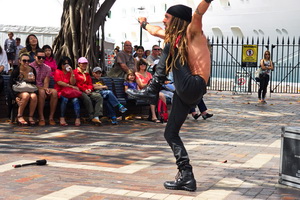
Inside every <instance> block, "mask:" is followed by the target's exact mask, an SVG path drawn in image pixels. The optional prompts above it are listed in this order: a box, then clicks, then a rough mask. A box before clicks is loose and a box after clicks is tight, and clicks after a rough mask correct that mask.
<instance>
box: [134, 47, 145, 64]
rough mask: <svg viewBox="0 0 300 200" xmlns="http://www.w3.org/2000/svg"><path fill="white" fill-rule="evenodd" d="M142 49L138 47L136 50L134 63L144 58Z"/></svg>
mask: <svg viewBox="0 0 300 200" xmlns="http://www.w3.org/2000/svg"><path fill="white" fill-rule="evenodd" d="M144 51H145V50H144V47H143V46H138V47H137V49H136V57H135V58H134V59H135V60H136V61H139V60H140V59H141V58H145V57H144Z"/></svg>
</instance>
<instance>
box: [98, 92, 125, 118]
mask: <svg viewBox="0 0 300 200" xmlns="http://www.w3.org/2000/svg"><path fill="white" fill-rule="evenodd" d="M100 94H101V95H102V97H103V99H105V100H107V102H106V103H105V107H106V109H107V116H108V117H110V118H111V117H115V116H116V112H115V107H116V106H117V105H119V104H120V102H119V101H118V99H117V97H116V96H115V95H114V93H113V92H112V91H111V90H101V91H100Z"/></svg>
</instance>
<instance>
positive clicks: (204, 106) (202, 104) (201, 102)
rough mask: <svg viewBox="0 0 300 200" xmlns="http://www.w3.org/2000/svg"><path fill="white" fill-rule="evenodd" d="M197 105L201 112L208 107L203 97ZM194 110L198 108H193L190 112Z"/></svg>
mask: <svg viewBox="0 0 300 200" xmlns="http://www.w3.org/2000/svg"><path fill="white" fill-rule="evenodd" d="M197 106H198V108H199V110H200V113H203V112H204V111H206V110H207V107H206V105H205V103H204V101H203V99H201V101H200V103H198V105H197ZM192 112H196V109H195V108H192V109H191V110H190V113H192Z"/></svg>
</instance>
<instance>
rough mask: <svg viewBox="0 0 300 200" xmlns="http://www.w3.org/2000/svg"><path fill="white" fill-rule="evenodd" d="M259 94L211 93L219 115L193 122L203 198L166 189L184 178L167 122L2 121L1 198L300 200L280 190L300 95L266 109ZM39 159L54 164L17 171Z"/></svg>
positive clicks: (191, 139) (187, 134) (189, 131)
mask: <svg viewBox="0 0 300 200" xmlns="http://www.w3.org/2000/svg"><path fill="white" fill-rule="evenodd" d="M256 96H257V95H256V94H252V95H232V94H231V93H229V92H213V91H210V92H209V93H208V94H207V95H205V97H204V100H205V102H206V104H207V106H208V108H209V110H208V112H209V113H213V114H214V116H213V117H212V118H210V119H207V120H202V119H200V118H199V119H198V120H194V119H192V118H191V117H190V118H189V119H187V120H186V121H185V123H184V125H183V127H182V130H181V133H180V135H181V137H182V139H183V141H184V144H185V145H186V148H187V150H188V153H189V156H190V159H191V163H192V165H193V170H194V174H195V178H196V180H197V187H198V189H197V191H195V192H187V191H176V190H166V189H165V188H164V187H163V183H164V181H166V180H174V177H175V175H176V173H177V168H176V165H175V159H174V157H173V154H172V151H171V150H170V147H169V146H168V144H167V143H166V141H165V140H164V136H163V133H164V127H165V125H166V124H154V123H151V122H148V121H143V120H132V121H131V120H130V121H129V120H128V121H120V123H119V125H118V126H112V125H108V124H105V125H103V126H101V127H96V126H92V125H90V124H83V125H82V126H81V127H74V126H68V127H59V126H53V127H52V126H45V127H38V126H36V127H18V126H16V125H10V124H9V123H8V122H7V121H6V119H0V151H1V153H0V176H1V182H0V199H5V200H7V199H16V200H27V199H51V200H54V199H55V198H56V199H57V200H58V199H62V198H64V199H74V200H77V199H78V200H79V199H80V200H82V199H88V200H94V199H110V200H111V199H113V200H115V199H122V200H123V199H125V200H127V199H134V200H140V199H160V200H161V199H181V200H184V199H213V200H215V199H226V200H234V199H268V200H269V199H274V200H275V199H276V200H279V199H298V198H299V196H300V189H297V188H293V187H288V186H284V185H280V184H278V179H279V176H278V172H279V165H280V145H281V127H282V126H300V125H299V124H300V123H299V122H300V119H299V115H298V114H296V113H300V106H299V97H300V95H295V94H293V95H289V94H284V95H282V94H280V95H279V94H272V97H271V98H269V99H268V104H267V105H265V106H260V107H258V106H256V104H257V103H256V102H257V99H256V98H257V97H256ZM248 102H249V103H248ZM271 104H272V105H271ZM39 159H46V160H47V162H48V165H46V166H33V165H31V166H26V167H21V168H12V166H11V165H12V164H11V163H16V164H23V163H22V162H25V161H26V162H34V161H36V160H39Z"/></svg>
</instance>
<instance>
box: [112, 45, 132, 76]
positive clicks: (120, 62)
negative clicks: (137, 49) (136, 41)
mask: <svg viewBox="0 0 300 200" xmlns="http://www.w3.org/2000/svg"><path fill="white" fill-rule="evenodd" d="M129 70H133V71H135V66H134V58H133V56H132V45H131V42H130V41H126V42H125V43H124V49H123V51H121V52H119V53H118V54H117V56H116V57H115V64H114V66H113V68H112V69H111V70H110V71H109V72H108V77H119V78H124V76H125V74H126V73H128V71H129Z"/></svg>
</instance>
